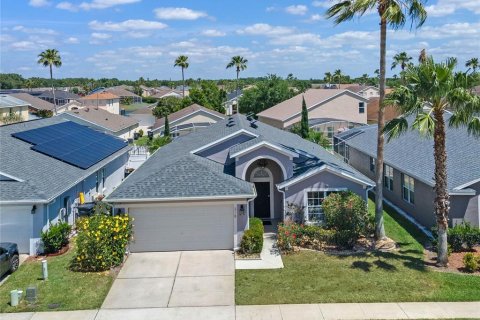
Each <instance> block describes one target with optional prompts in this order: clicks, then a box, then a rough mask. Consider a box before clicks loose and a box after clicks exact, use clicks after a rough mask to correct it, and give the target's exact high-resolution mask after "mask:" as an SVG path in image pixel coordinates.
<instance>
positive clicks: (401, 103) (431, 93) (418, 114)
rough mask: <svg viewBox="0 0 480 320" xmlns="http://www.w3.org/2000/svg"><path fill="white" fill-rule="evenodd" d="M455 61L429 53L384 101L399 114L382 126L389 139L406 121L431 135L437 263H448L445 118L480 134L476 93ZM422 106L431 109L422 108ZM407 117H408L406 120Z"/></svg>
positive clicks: (479, 98) (410, 69) (403, 128)
mask: <svg viewBox="0 0 480 320" xmlns="http://www.w3.org/2000/svg"><path fill="white" fill-rule="evenodd" d="M456 64H457V61H456V59H454V58H450V59H447V60H446V61H445V62H442V63H435V62H434V61H433V58H432V57H427V58H426V59H425V61H424V62H423V63H420V64H419V65H418V66H409V67H408V68H407V70H406V72H405V83H406V84H405V85H402V86H400V87H398V88H396V89H395V90H394V91H393V92H392V93H391V94H390V95H388V97H387V99H386V102H387V103H388V105H392V106H394V107H396V108H397V109H398V111H400V113H401V114H402V116H401V117H398V118H395V119H393V120H392V121H390V122H389V123H388V124H387V125H386V126H385V130H384V131H385V133H386V134H387V136H388V139H389V140H390V139H392V138H394V137H397V136H399V135H400V134H402V133H404V132H405V131H407V130H408V126H409V125H410V126H411V127H412V129H416V130H418V131H419V132H420V133H421V134H423V135H426V136H430V137H432V136H433V150H434V158H435V173H434V176H435V188H434V190H435V215H436V220H437V228H438V258H437V263H438V265H440V266H446V265H447V263H448V250H447V231H448V212H449V209H450V206H449V196H448V189H447V161H446V160H447V151H446V145H445V138H446V132H445V126H446V120H449V124H448V125H449V126H453V127H459V126H465V127H466V128H467V130H468V133H469V134H473V135H476V136H478V137H480V118H479V116H478V112H480V97H478V96H476V95H474V94H473V93H471V92H470V90H469V88H468V85H467V83H468V82H467V81H465V77H469V76H468V75H466V74H464V73H455V72H454V68H455V66H456ZM425 106H428V107H429V108H431V109H430V110H426V109H424V107H425ZM447 107H448V108H449V111H450V112H452V114H451V116H450V117H449V116H448V115H447V114H446V112H445V111H446V110H447ZM476 112H477V115H476V114H475V113H476ZM407 118H411V119H412V120H411V121H410V123H409V122H408V121H407ZM479 142H480V141H479Z"/></svg>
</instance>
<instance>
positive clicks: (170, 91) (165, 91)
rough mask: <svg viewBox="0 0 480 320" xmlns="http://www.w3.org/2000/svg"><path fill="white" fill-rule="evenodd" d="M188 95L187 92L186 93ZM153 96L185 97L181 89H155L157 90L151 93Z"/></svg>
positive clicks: (159, 97) (158, 97)
mask: <svg viewBox="0 0 480 320" xmlns="http://www.w3.org/2000/svg"><path fill="white" fill-rule="evenodd" d="M185 95H186V93H185ZM150 97H152V98H157V99H161V98H166V97H175V98H180V99H181V98H183V96H182V92H181V91H176V90H173V89H155V92H154V93H153V94H152V95H150Z"/></svg>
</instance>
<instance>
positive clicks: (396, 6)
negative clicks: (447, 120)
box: [327, 0, 427, 239]
mask: <svg viewBox="0 0 480 320" xmlns="http://www.w3.org/2000/svg"><path fill="white" fill-rule="evenodd" d="M375 8H376V10H377V12H378V15H379V18H380V79H379V80H380V83H379V89H380V97H379V105H380V106H381V107H380V108H379V110H378V137H377V160H376V167H375V168H376V170H375V183H376V190H375V237H376V238H377V239H384V238H385V229H384V225H383V144H384V134H383V127H384V125H385V116H384V110H383V100H384V99H385V85H386V79H385V72H386V70H385V56H386V42H387V25H390V27H392V28H394V29H398V28H401V27H403V25H404V24H405V22H406V20H407V17H406V16H405V14H407V15H408V18H409V19H410V20H412V25H413V23H414V22H415V23H416V27H417V28H418V27H420V26H421V25H422V24H423V23H424V22H425V20H426V18H427V12H426V10H425V8H424V7H423V4H422V2H421V0H344V1H341V2H339V3H337V4H334V5H333V6H332V7H330V8H329V9H328V10H327V17H328V18H333V17H335V23H336V24H339V23H342V22H345V21H349V20H352V19H353V18H354V17H355V16H363V14H365V12H367V11H370V10H372V9H375Z"/></svg>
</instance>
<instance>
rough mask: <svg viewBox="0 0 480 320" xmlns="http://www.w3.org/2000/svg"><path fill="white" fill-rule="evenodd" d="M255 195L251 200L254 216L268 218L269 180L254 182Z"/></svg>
mask: <svg viewBox="0 0 480 320" xmlns="http://www.w3.org/2000/svg"><path fill="white" fill-rule="evenodd" d="M255 189H257V197H256V198H255V200H253V210H254V216H255V217H257V218H261V219H262V218H263V219H264V218H270V182H255Z"/></svg>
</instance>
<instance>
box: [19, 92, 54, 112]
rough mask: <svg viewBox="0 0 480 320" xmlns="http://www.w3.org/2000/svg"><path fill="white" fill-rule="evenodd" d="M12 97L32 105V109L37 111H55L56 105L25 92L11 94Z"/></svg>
mask: <svg viewBox="0 0 480 320" xmlns="http://www.w3.org/2000/svg"><path fill="white" fill-rule="evenodd" d="M10 95H11V96H12V97H15V98H17V99H20V100H23V101H25V102H28V103H29V104H31V105H32V108H34V109H37V110H49V111H53V109H54V105H53V103H50V102H48V101H46V100H43V99H40V98H38V97H35V96H32V95H30V94H28V93H25V92H19V93H11V94H10Z"/></svg>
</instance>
